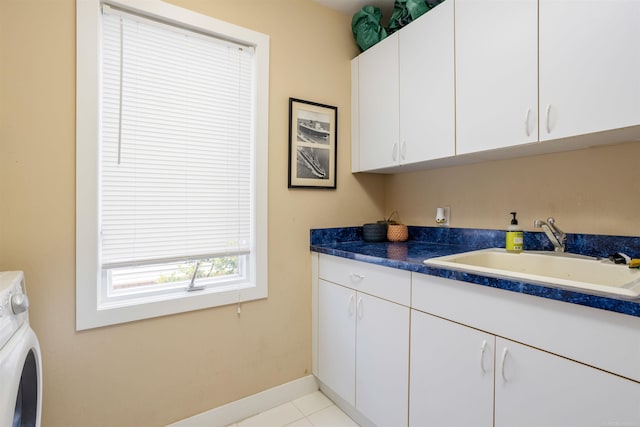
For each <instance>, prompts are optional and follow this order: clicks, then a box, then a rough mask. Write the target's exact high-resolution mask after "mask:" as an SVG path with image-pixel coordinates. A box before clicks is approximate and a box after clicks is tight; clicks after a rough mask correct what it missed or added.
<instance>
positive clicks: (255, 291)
mask: <svg viewBox="0 0 640 427" xmlns="http://www.w3.org/2000/svg"><path fill="white" fill-rule="evenodd" d="M103 3H106V4H109V5H112V6H114V7H119V8H123V9H126V10H129V11H131V12H134V13H138V14H142V15H145V16H148V17H151V18H153V19H158V20H161V21H165V22H169V23H173V24H177V25H179V26H182V27H185V28H188V29H191V30H195V31H199V32H203V33H206V34H211V35H214V36H217V37H221V38H226V39H229V40H232V41H235V42H238V43H241V44H245V45H249V46H252V47H253V48H254V49H255V78H256V81H255V83H256V94H255V95H256V105H255V107H256V108H255V118H254V120H255V121H254V123H255V128H254V132H255V157H254V162H255V164H254V168H255V175H254V177H255V179H254V182H253V203H254V206H253V216H254V221H253V227H254V230H253V233H254V235H255V247H254V250H255V252H254V253H253V254H252V256H253V257H254V258H255V260H254V266H255V267H254V268H253V270H254V271H252V273H251V275H252V284H253V286H252V287H248V288H241V289H237V288H234V289H231V290H228V289H222V290H221V289H220V288H212V289H205V290H201V291H197V292H186V291H185V292H184V293H181V294H179V295H175V294H166V295H158V296H155V297H149V298H147V299H145V300H144V302H135V301H134V302H131V303H128V304H127V303H122V304H114V305H113V306H110V305H103V306H100V305H99V298H100V286H101V282H102V281H101V268H100V262H99V257H100V247H99V238H98V236H99V235H98V233H99V176H98V175H99V169H100V168H99V155H100V153H99V137H100V136H99V135H100V69H101V67H100V46H101V39H100V37H101V26H100V25H101V7H102V4H103ZM76 12H77V15H76V16H77V18H76V19H77V22H76V30H77V32H76V34H77V35H76V61H77V62H76V330H84V329H91V328H96V327H101V326H107V325H112V324H118V323H124V322H130V321H135V320H141V319H146V318H152V317H158V316H164V315H169V314H175V313H181V312H186V311H192V310H200V309H204V308H209V307H216V306H222V305H227V304H234V303H240V302H245V301H250V300H255V299H261V298H266V297H267V295H268V284H267V278H268V271H267V177H268V174H267V172H268V165H267V160H268V113H269V111H268V103H269V36H267V35H265V34H261V33H258V32H255V31H253V30H249V29H246V28H242V27H239V26H236V25H233V24H229V23H226V22H224V21H220V20H218V19H215V18H212V17H209V16H206V15H202V14H199V13H197V12H193V11H190V10H187V9H184V8H180V7H178V6H174V5H171V4H169V3H165V2H162V1H160V0H108V1H104V0H78V1H77V3H76Z"/></svg>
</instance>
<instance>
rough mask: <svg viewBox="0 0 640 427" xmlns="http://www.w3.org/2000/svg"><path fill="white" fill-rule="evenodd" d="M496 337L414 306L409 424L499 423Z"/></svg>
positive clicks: (461, 426) (420, 426) (443, 426)
mask: <svg viewBox="0 0 640 427" xmlns="http://www.w3.org/2000/svg"><path fill="white" fill-rule="evenodd" d="M494 350H495V337H494V336H493V335H491V334H487V333H484V332H481V331H478V330H476V329H472V328H468V327H466V326H462V325H459V324H457V323H453V322H450V321H448V320H444V319H441V318H439V317H436V316H432V315H429V314H425V313H422V312H420V311H417V310H411V369H410V373H411V374H410V392H409V396H410V401H409V425H410V426H412V427H423V426H424V427H427V426H439V427H452V426H459V427H468V426H478V427H481V426H486V427H490V426H492V425H493V373H494Z"/></svg>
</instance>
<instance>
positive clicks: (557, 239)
mask: <svg viewBox="0 0 640 427" xmlns="http://www.w3.org/2000/svg"><path fill="white" fill-rule="evenodd" d="M533 226H534V227H536V228H542V230H543V231H544V234H546V235H547V237H548V238H549V240H551V243H553V248H554V250H555V251H556V252H564V250H565V243H566V242H567V235H566V234H565V233H564V232H563V231H562V230H560V229H559V228H558V227H557V226H556V220H555V219H553V218H552V217H549V218H547V221H546V222H545V221H543V220H541V219H536V220H535V221H533Z"/></svg>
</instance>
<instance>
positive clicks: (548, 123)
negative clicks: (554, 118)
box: [546, 104, 551, 133]
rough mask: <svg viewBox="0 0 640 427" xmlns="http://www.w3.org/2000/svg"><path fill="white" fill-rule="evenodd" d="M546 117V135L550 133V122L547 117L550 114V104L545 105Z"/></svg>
mask: <svg viewBox="0 0 640 427" xmlns="http://www.w3.org/2000/svg"><path fill="white" fill-rule="evenodd" d="M546 111H547V112H546V116H547V133H551V121H550V119H549V115H550V113H551V104H547V110H546Z"/></svg>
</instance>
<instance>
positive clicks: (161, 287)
mask: <svg viewBox="0 0 640 427" xmlns="http://www.w3.org/2000/svg"><path fill="white" fill-rule="evenodd" d="M77 9H78V13H77V27H78V28H77V38H78V39H77V55H78V57H77V68H78V69H77V136H76V138H77V140H76V146H77V147H76V151H77V161H76V177H77V178H76V180H77V182H76V198H77V200H76V206H77V208H76V211H77V212H76V253H77V254H76V273H77V274H76V328H77V329H87V328H92V327H98V326H104V325H108V324H114V323H121V322H127V321H131V320H138V319H142V318H148V317H154V316H160V315H164V314H171V313H177V312H182V311H189V310H196V309H201V308H206V307H212V306H218V305H224V304H231V303H239V302H242V301H247V300H252V299H257V298H264V297H266V295H267V267H266V265H267V264H266V194H267V189H266V182H267V174H266V171H267V165H266V162H267V105H268V55H269V50H268V49H269V47H268V46H269V40H268V37H267V36H264V35H262V34H259V33H255V32H253V31H250V30H246V29H242V28H239V27H236V26H233V25H230V24H227V23H224V22H221V21H218V20H215V19H213V18H210V17H206V16H203V15H200V14H197V13H194V12H190V11H188V10H185V9H181V8H178V7H175V6H172V5H169V4H167V3H163V2H161V1H153V2H151V1H141V0H127V1H122V0H119V1H117V2H115V1H114V2H113V3H111V2H101V1H99V0H83V1H79V2H77Z"/></svg>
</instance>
